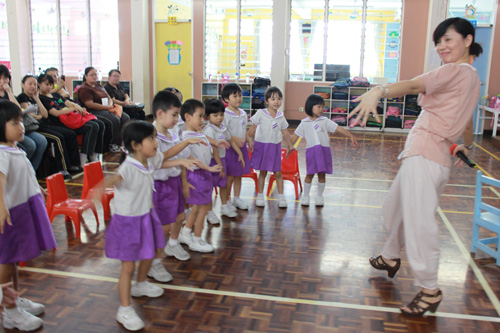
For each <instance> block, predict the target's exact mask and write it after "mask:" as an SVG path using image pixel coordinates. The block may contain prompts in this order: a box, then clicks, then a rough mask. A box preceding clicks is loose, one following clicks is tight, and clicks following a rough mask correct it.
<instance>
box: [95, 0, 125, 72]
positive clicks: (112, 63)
mask: <svg viewBox="0 0 500 333" xmlns="http://www.w3.org/2000/svg"><path fill="white" fill-rule="evenodd" d="M90 13H91V16H90V37H91V40H92V45H91V46H92V52H91V53H92V66H94V67H95V68H97V69H98V70H101V71H102V72H103V73H104V75H106V76H107V73H108V72H109V71H110V70H111V69H113V68H117V66H118V61H119V60H120V42H119V37H118V36H119V34H118V27H119V23H118V4H117V1H116V0H113V1H112V0H107V1H101V0H90Z"/></svg>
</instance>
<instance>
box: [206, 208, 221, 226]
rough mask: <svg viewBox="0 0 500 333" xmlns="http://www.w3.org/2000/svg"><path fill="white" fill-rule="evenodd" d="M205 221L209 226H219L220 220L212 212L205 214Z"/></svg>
mask: <svg viewBox="0 0 500 333" xmlns="http://www.w3.org/2000/svg"><path fill="white" fill-rule="evenodd" d="M207 221H208V223H210V224H220V219H219V218H218V217H217V215H215V213H214V212H213V211H212V210H211V211H209V212H208V213H207Z"/></svg>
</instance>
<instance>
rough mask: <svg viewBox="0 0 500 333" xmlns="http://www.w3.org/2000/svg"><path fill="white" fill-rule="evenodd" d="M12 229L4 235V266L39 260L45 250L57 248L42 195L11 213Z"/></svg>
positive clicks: (0, 254)
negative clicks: (34, 259)
mask: <svg viewBox="0 0 500 333" xmlns="http://www.w3.org/2000/svg"><path fill="white" fill-rule="evenodd" d="M9 213H10V219H11V222H12V226H10V225H8V224H7V223H5V229H4V232H3V234H0V264H13V263H16V262H19V261H27V260H30V259H33V258H36V257H38V256H39V255H40V253H41V252H42V250H51V249H54V248H56V247H57V243H56V240H55V238H54V233H53V232H52V227H51V225H50V221H49V217H48V215H47V209H46V208H45V204H44V202H43V196H42V194H41V193H40V194H36V195H34V196H32V197H31V198H29V199H28V201H27V202H25V203H22V204H20V205H17V206H15V207H12V208H11V209H9Z"/></svg>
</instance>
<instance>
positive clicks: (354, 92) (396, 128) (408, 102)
mask: <svg viewBox="0 0 500 333" xmlns="http://www.w3.org/2000/svg"><path fill="white" fill-rule="evenodd" d="M313 89H314V90H313V92H314V93H315V94H320V95H321V96H322V97H323V98H324V99H325V112H324V115H325V116H326V117H328V118H329V119H331V120H334V121H335V122H337V123H338V124H339V125H341V126H347V123H346V122H345V121H344V122H342V119H343V118H346V117H347V114H348V113H349V112H351V111H352V110H354V108H355V107H356V106H357V105H358V103H355V102H353V100H354V99H356V97H358V96H360V95H362V94H364V93H365V92H367V91H368V90H370V89H371V87H345V88H337V87H335V86H314V88H313ZM417 98H418V96H417V95H407V96H403V97H399V98H388V99H381V100H380V102H379V104H378V106H377V111H378V114H379V116H380V117H381V118H382V122H381V123H377V122H376V121H375V118H374V117H373V116H370V117H369V118H368V123H367V126H366V127H360V126H355V127H353V128H352V129H355V130H364V131H386V132H402V133H406V132H408V131H409V130H410V128H411V127H409V126H407V127H408V128H404V127H405V126H404V125H405V122H406V121H412V120H413V121H415V120H416V119H417V117H418V114H419V113H420V106H418V104H417ZM393 108H397V109H398V110H399V111H398V112H397V113H395V114H397V115H396V116H390V115H388V113H387V111H388V110H390V111H392V112H394V111H396V110H394V109H393ZM388 117H389V118H388Z"/></svg>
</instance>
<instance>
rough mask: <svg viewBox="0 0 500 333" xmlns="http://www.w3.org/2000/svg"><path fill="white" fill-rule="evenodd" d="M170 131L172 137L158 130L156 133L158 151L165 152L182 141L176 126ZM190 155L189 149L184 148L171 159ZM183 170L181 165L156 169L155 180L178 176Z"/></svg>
mask: <svg viewBox="0 0 500 333" xmlns="http://www.w3.org/2000/svg"><path fill="white" fill-rule="evenodd" d="M168 132H169V133H170V139H169V138H167V137H166V136H165V135H163V134H161V133H158V132H157V133H156V138H157V139H158V151H161V152H165V151H167V150H169V149H170V148H172V147H173V146H175V145H177V144H179V143H181V138H180V137H179V135H178V134H177V132H176V131H175V128H173V129H170V130H168ZM188 157H189V151H187V149H183V150H181V152H180V153H179V154H177V155H175V156H174V157H172V158H171V160H176V159H181V158H188ZM181 172H182V169H181V167H172V168H163V169H159V170H155V172H154V180H167V179H168V178H170V177H178V176H179V175H180V174H181Z"/></svg>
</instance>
